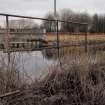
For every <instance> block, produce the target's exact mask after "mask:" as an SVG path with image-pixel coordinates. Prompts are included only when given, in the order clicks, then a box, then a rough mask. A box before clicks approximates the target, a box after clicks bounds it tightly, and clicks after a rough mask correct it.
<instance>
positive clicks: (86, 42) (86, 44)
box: [85, 25, 88, 53]
mask: <svg viewBox="0 0 105 105" xmlns="http://www.w3.org/2000/svg"><path fill="white" fill-rule="evenodd" d="M85 27H86V33H85V52H86V53H87V52H88V38H87V34H88V31H87V27H88V25H86V26H85Z"/></svg>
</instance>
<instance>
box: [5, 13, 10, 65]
mask: <svg viewBox="0 0 105 105" xmlns="http://www.w3.org/2000/svg"><path fill="white" fill-rule="evenodd" d="M6 30H7V34H6V43H5V44H6V51H7V53H8V64H9V63H10V51H9V19H8V15H6Z"/></svg>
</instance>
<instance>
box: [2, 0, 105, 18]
mask: <svg viewBox="0 0 105 105" xmlns="http://www.w3.org/2000/svg"><path fill="white" fill-rule="evenodd" d="M64 8H69V9H72V10H73V11H75V12H88V13H90V14H94V13H99V14H101V13H105V0H57V10H58V11H60V10H62V9H64ZM52 11H53V0H0V13H9V14H18V15H27V16H35V17H44V16H45V15H46V13H48V12H52Z"/></svg>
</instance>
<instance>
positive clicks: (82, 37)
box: [46, 34, 105, 41]
mask: <svg viewBox="0 0 105 105" xmlns="http://www.w3.org/2000/svg"><path fill="white" fill-rule="evenodd" d="M59 38H60V41H83V40H85V34H84V35H67V34H64V35H60V34H59ZM87 39H88V40H100V41H103V40H104V39H105V35H104V34H100V35H99V34H94V35H92V34H88V36H87ZM46 40H48V41H55V40H57V35H47V36H46Z"/></svg>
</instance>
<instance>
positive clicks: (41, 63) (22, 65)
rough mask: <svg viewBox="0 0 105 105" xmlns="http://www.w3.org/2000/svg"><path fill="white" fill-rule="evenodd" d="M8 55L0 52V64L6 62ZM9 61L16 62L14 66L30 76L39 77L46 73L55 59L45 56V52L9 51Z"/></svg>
mask: <svg viewBox="0 0 105 105" xmlns="http://www.w3.org/2000/svg"><path fill="white" fill-rule="evenodd" d="M7 59H8V56H7V54H6V53H3V52H0V64H1V66H2V65H5V64H7V61H8V60H7ZM11 63H14V64H16V67H17V68H18V69H19V70H20V71H22V72H25V73H27V74H28V76H30V77H32V78H39V77H40V76H43V75H44V74H47V72H48V71H49V68H50V67H51V66H53V65H55V60H54V59H52V58H51V59H50V58H49V57H46V54H45V52H41V51H35V52H14V53H11Z"/></svg>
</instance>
